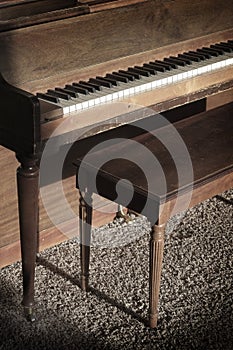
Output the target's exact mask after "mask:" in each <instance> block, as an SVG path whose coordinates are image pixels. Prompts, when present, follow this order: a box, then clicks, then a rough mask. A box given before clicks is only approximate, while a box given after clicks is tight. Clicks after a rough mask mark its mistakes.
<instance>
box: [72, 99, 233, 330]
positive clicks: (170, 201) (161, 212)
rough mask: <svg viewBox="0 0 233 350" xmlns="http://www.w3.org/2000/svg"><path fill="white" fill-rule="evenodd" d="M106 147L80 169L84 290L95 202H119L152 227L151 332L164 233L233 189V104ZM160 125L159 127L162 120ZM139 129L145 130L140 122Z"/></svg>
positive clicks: (157, 122) (163, 122)
mask: <svg viewBox="0 0 233 350" xmlns="http://www.w3.org/2000/svg"><path fill="white" fill-rule="evenodd" d="M154 118H155V128H152V129H151V130H150V131H148V130H147V131H146V132H144V133H143V134H141V135H139V136H136V137H134V138H131V139H121V138H118V139H114V140H110V141H108V142H106V143H102V144H100V145H99V146H97V147H95V148H94V149H93V151H92V152H89V153H88V154H87V155H86V156H85V157H84V158H79V159H77V161H76V162H75V165H76V166H77V188H78V189H79V191H80V245H81V278H82V288H83V289H84V290H87V289H88V272H89V259H90V242H91V218H92V204H91V203H92V202H91V198H92V194H93V193H99V194H100V195H101V196H103V197H105V198H107V199H109V200H112V201H116V202H117V203H118V204H122V205H124V206H127V208H129V209H132V210H134V211H136V212H138V213H141V214H143V215H145V216H146V217H147V218H148V219H149V221H150V222H151V226H152V229H151V237H150V262H149V264H150V283H149V285H150V287H149V288H150V297H149V299H150V300H149V308H150V315H149V325H150V327H152V328H154V327H156V325H157V318H158V311H157V309H158V299H159V288H160V278H161V270H162V258H163V247H164V229H165V225H166V222H167V220H168V219H169V218H170V217H171V216H173V215H175V214H176V213H178V212H181V211H183V210H185V209H188V208H191V207H192V206H194V205H196V204H197V203H199V202H202V201H204V200H206V199H208V198H211V197H213V196H214V195H216V194H219V193H221V192H223V191H225V190H228V189H230V188H232V187H233V103H229V104H227V105H224V106H221V107H219V108H216V109H213V110H211V111H207V112H202V113H200V114H197V115H194V116H192V117H189V118H187V119H185V120H180V121H178V122H176V123H174V124H169V123H168V122H167V121H166V120H165V119H164V118H163V117H162V116H159V115H157V116H156V115H155V117H154ZM156 118H157V119H156ZM137 127H140V128H142V129H143V124H142V123H141V122H139V124H138V125H137Z"/></svg>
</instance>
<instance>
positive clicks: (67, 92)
mask: <svg viewBox="0 0 233 350" xmlns="http://www.w3.org/2000/svg"><path fill="white" fill-rule="evenodd" d="M55 90H56V91H60V92H64V93H66V94H68V95H69V96H71V97H74V98H77V97H78V96H79V95H78V93H77V92H75V91H71V90H69V89H65V88H55Z"/></svg>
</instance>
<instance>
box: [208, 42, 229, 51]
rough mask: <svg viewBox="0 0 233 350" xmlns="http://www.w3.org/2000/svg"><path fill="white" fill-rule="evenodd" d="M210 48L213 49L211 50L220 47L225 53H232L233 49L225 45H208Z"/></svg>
mask: <svg viewBox="0 0 233 350" xmlns="http://www.w3.org/2000/svg"><path fill="white" fill-rule="evenodd" d="M210 47H213V48H215V47H220V48H221V49H222V50H224V51H225V52H232V51H233V47H230V46H228V45H226V44H215V45H210Z"/></svg>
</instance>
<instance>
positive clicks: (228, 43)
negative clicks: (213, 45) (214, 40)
mask: <svg viewBox="0 0 233 350" xmlns="http://www.w3.org/2000/svg"><path fill="white" fill-rule="evenodd" d="M220 44H225V45H227V46H229V47H231V48H233V43H230V42H229V40H228V42H225V43H223V42H220Z"/></svg>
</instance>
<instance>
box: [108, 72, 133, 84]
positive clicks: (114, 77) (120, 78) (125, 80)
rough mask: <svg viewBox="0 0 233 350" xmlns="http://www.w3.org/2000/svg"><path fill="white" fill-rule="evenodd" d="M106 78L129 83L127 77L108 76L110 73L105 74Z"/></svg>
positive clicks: (118, 75)
mask: <svg viewBox="0 0 233 350" xmlns="http://www.w3.org/2000/svg"><path fill="white" fill-rule="evenodd" d="M106 77H107V78H110V79H116V80H118V81H121V82H122V83H128V82H129V79H128V78H127V77H125V76H123V75H120V74H114V73H112V74H110V73H108V74H106Z"/></svg>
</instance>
